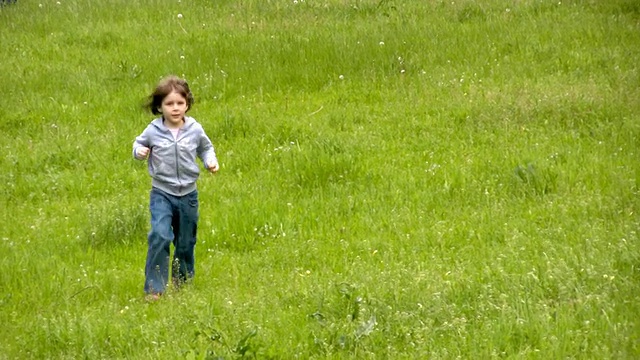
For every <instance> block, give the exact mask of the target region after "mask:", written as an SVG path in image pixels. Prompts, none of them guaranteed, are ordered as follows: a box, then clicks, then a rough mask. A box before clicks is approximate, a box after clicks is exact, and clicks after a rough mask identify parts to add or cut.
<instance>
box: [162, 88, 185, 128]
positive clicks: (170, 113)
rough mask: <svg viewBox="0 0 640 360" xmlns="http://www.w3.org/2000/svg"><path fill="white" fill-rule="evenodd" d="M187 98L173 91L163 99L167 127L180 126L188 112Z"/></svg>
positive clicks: (163, 113) (163, 112)
mask: <svg viewBox="0 0 640 360" xmlns="http://www.w3.org/2000/svg"><path fill="white" fill-rule="evenodd" d="M187 108H188V106H187V99H185V98H184V96H182V95H180V94H179V93H177V92H175V91H172V92H171V93H169V95H167V96H165V98H164V99H162V109H161V110H162V116H163V117H164V120H165V125H166V126H167V127H174V128H175V127H180V126H182V123H183V121H184V114H185V113H186V112H187Z"/></svg>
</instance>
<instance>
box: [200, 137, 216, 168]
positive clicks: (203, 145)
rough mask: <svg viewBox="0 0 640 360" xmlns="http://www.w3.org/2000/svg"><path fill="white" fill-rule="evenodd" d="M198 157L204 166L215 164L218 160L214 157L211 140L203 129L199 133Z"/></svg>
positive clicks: (214, 152)
mask: <svg viewBox="0 0 640 360" xmlns="http://www.w3.org/2000/svg"><path fill="white" fill-rule="evenodd" d="M197 151H198V157H200V160H202V162H203V163H204V165H205V166H207V164H212V163H217V162H218V158H217V157H216V151H215V149H214V148H213V144H212V143H211V140H210V139H209V137H208V136H207V134H206V133H205V132H204V129H203V130H202V132H201V133H200V138H199V140H198V150H197Z"/></svg>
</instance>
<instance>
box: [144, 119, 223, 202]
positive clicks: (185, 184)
mask: <svg viewBox="0 0 640 360" xmlns="http://www.w3.org/2000/svg"><path fill="white" fill-rule="evenodd" d="M140 146H146V147H148V148H149V149H150V150H151V151H150V152H149V160H148V165H149V175H151V178H152V179H153V180H152V183H151V185H152V186H153V187H155V188H158V189H160V190H162V191H164V192H166V193H169V194H171V195H175V196H183V195H187V194H189V193H190V192H192V191H194V190H195V189H196V180H197V179H198V176H199V175H200V168H199V167H198V163H197V162H196V156H198V157H199V158H200V159H201V160H202V162H203V163H205V165H206V164H213V163H217V162H218V160H217V158H216V153H215V150H214V148H213V144H212V143H211V140H209V137H207V134H206V133H205V132H204V129H203V128H202V125H200V123H198V122H197V121H196V120H195V119H194V118H192V117H188V116H185V118H184V125H183V126H182V127H181V128H180V130H179V132H178V137H177V139H174V138H173V134H172V133H171V131H170V130H169V128H167V127H166V126H165V125H164V123H163V121H162V118H158V119H155V120H153V121H152V122H151V123H150V124H149V125H148V126H147V128H146V129H144V131H143V132H142V134H140V136H138V137H137V138H136V140H135V141H134V142H133V157H134V158H136V159H138V160H144V159H141V158H138V157H137V156H136V149H137V148H138V147H140Z"/></svg>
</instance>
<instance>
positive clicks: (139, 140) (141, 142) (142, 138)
mask: <svg viewBox="0 0 640 360" xmlns="http://www.w3.org/2000/svg"><path fill="white" fill-rule="evenodd" d="M149 140H150V126H147V128H146V129H144V131H143V132H142V134H140V135H138V137H136V139H135V141H134V142H133V158H134V159H136V160H144V159H142V158H139V157H138V156H136V150H137V149H138V148H139V147H140V146H145V147H150V146H149V144H150V142H149Z"/></svg>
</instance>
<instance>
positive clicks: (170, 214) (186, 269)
mask: <svg viewBox="0 0 640 360" xmlns="http://www.w3.org/2000/svg"><path fill="white" fill-rule="evenodd" d="M149 210H150V211H151V231H150V232H149V236H148V242H149V250H148V251H147V263H146V266H145V282H144V292H145V293H147V294H162V293H164V291H165V289H166V287H167V282H168V280H169V255H170V251H171V243H173V246H174V247H175V250H174V253H173V262H172V269H171V277H172V280H173V282H174V284H177V285H179V284H181V283H183V282H185V281H187V280H188V279H190V278H192V277H193V275H194V273H195V272H194V267H195V256H194V248H195V245H196V232H197V228H198V191H197V190H195V191H193V192H192V193H189V194H187V195H185V196H173V195H170V194H167V193H165V192H164V191H161V190H158V189H156V188H153V189H152V190H151V196H150V201H149Z"/></svg>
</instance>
